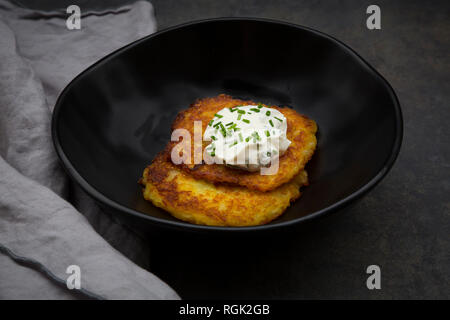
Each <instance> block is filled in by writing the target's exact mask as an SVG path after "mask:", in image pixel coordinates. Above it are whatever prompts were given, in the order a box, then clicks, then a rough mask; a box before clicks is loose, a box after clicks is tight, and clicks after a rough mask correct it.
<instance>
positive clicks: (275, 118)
mask: <svg viewBox="0 0 450 320" xmlns="http://www.w3.org/2000/svg"><path fill="white" fill-rule="evenodd" d="M274 118H275V119H277V120H278V121H280V122H283V120H281V119H280V118H277V117H274Z"/></svg>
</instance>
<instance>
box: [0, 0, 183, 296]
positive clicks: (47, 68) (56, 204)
mask: <svg viewBox="0 0 450 320" xmlns="http://www.w3.org/2000/svg"><path fill="white" fill-rule="evenodd" d="M68 16H69V14H67V13H66V12H65V10H61V11H53V12H49V11H46V12H44V11H35V10H29V9H25V8H20V7H17V6H15V5H13V4H11V3H9V2H6V1H3V0H0V298H3V299H5V298H6V299H9V298H11V299H73V298H106V299H178V298H179V297H178V295H177V294H176V293H175V292H174V291H173V290H172V289H171V288H170V287H169V286H167V285H166V284H165V283H164V282H162V281H161V280H160V279H158V278H157V277H156V276H155V275H153V274H151V273H149V272H147V271H146V270H144V269H143V268H141V267H139V266H138V265H136V264H135V263H133V262H132V261H130V260H129V259H128V258H130V259H132V260H134V261H136V262H138V263H140V264H141V265H144V266H145V263H144V262H143V261H146V258H147V255H148V247H147V245H146V243H145V240H143V239H141V238H140V237H139V236H138V235H136V234H134V233H133V232H132V231H130V230H128V229H127V228H125V227H122V226H121V225H119V224H117V223H115V222H114V221H113V220H112V219H111V218H110V217H108V216H107V215H105V214H103V213H101V212H100V209H99V208H98V207H97V206H96V205H95V203H94V202H93V201H92V200H91V199H90V198H88V197H87V196H86V195H85V194H84V193H83V192H82V191H81V190H80V189H79V188H77V187H76V186H74V185H71V186H70V188H69V185H70V184H71V182H70V181H69V180H68V178H67V176H66V175H65V174H64V173H63V171H62V169H61V167H60V165H59V163H58V161H57V156H56V154H55V152H54V149H53V145H52V141H51V135H50V121H51V112H52V110H53V106H54V103H55V101H56V98H57V96H58V94H59V93H60V92H61V90H62V89H63V88H64V86H65V85H67V84H68V83H69V81H70V80H71V79H73V78H74V77H75V76H76V75H77V74H78V73H80V72H81V71H83V69H85V68H86V67H88V66H89V65H90V64H92V63H94V62H95V61H96V60H98V59H99V58H101V57H102V56H104V55H106V54H108V53H110V52H111V51H113V50H115V49H117V48H119V47H121V46H123V45H125V44H127V43H130V42H132V41H134V40H136V39H139V38H141V37H143V36H145V35H148V34H150V33H152V32H154V31H155V29H156V24H155V19H154V15H153V7H152V5H151V4H150V3H148V2H145V1H138V2H135V3H133V4H130V5H126V6H123V7H120V8H114V9H109V10H107V11H102V12H95V11H83V8H81V30H68V29H67V28H66V19H67V17H68ZM69 191H70V192H69ZM69 198H70V199H71V203H69V202H68V201H66V200H65V199H69ZM105 239H107V240H108V241H106V240H105ZM119 251H120V252H119ZM121 252H122V253H124V254H126V255H127V257H128V258H127V257H125V256H124V255H123V254H121ZM69 265H77V266H79V267H80V271H81V289H80V290H69V289H68V288H67V286H66V279H67V278H68V276H69V274H67V273H66V269H67V267H68V266H69Z"/></svg>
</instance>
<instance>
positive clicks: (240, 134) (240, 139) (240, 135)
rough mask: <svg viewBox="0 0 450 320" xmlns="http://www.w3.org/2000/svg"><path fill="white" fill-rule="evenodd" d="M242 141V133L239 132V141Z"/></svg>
mask: <svg viewBox="0 0 450 320" xmlns="http://www.w3.org/2000/svg"><path fill="white" fill-rule="evenodd" d="M242 140H243V139H242V133H240V132H239V141H241V142H242Z"/></svg>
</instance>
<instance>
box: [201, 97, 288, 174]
mask: <svg viewBox="0 0 450 320" xmlns="http://www.w3.org/2000/svg"><path fill="white" fill-rule="evenodd" d="M286 130H287V120H286V118H285V117H284V115H283V114H282V113H281V112H279V111H278V110H276V109H272V108H266V107H263V106H262V105H259V106H256V105H249V106H237V107H233V108H224V109H222V110H220V111H219V112H217V113H216V115H215V116H214V118H213V119H212V120H211V121H210V122H209V124H208V126H207V128H206V130H205V133H204V136H203V139H204V140H206V141H208V140H211V144H209V145H208V147H206V152H207V153H208V154H209V155H211V156H212V157H213V158H214V161H215V162H216V163H222V164H226V165H231V166H235V167H239V168H242V169H245V170H248V171H257V170H259V169H260V168H261V167H262V166H269V165H270V163H271V162H272V161H274V159H276V157H279V156H281V155H283V154H284V153H285V152H286V150H287V149H288V147H289V145H290V144H291V141H289V140H288V139H287V137H286Z"/></svg>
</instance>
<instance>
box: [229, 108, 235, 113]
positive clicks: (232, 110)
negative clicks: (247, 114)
mask: <svg viewBox="0 0 450 320" xmlns="http://www.w3.org/2000/svg"><path fill="white" fill-rule="evenodd" d="M229 109H230V112H235V111H236V110H237V108H234V109H233V107H231V108H229Z"/></svg>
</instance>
